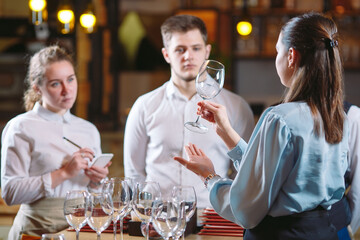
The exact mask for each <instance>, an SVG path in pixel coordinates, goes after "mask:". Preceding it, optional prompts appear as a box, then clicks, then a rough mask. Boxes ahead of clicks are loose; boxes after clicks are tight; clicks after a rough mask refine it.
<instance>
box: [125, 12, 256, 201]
mask: <svg viewBox="0 0 360 240" xmlns="http://www.w3.org/2000/svg"><path fill="white" fill-rule="evenodd" d="M161 33H162V37H163V43H164V48H163V49H162V53H163V56H164V58H165V60H166V61H167V62H168V63H169V64H170V67H171V78H170V80H169V81H168V82H166V83H165V84H164V85H162V86H161V87H159V88H157V89H155V90H153V91H151V92H149V93H147V94H145V95H143V96H141V97H139V98H138V99H137V101H136V102H135V103H134V105H133V107H132V109H131V111H130V114H129V117H128V119H127V123H126V128H125V137H124V167H125V176H126V177H135V178H138V179H139V180H152V181H157V182H158V183H159V184H160V187H161V191H162V194H163V195H167V194H170V193H171V189H172V187H173V186H174V185H191V186H194V188H195V191H196V194H197V201H198V205H197V206H198V208H205V207H208V206H210V203H209V197H208V192H207V190H206V188H205V187H204V184H203V182H202V181H201V180H200V179H199V178H198V177H197V176H196V175H195V174H194V173H192V172H190V171H187V170H186V169H185V168H184V167H182V166H181V165H180V164H179V163H177V162H176V161H174V160H173V159H172V158H173V157H174V156H179V155H180V156H183V157H185V152H184V151H183V149H184V146H185V145H187V144H188V143H195V144H197V145H198V146H199V147H200V148H202V149H203V150H204V151H205V152H206V153H207V154H208V155H209V156H212V158H213V159H216V162H215V168H216V172H217V173H219V174H221V175H222V176H226V175H227V173H228V171H229V167H230V164H232V163H230V158H229V157H228V156H227V155H226V152H227V147H226V146H225V144H224V143H223V141H222V140H221V139H220V138H219V137H218V136H217V134H216V133H215V130H214V129H213V128H212V126H211V125H209V124H208V123H207V121H201V119H200V120H199V121H200V122H201V123H202V124H204V125H206V126H207V127H208V128H209V131H208V132H207V133H206V134H199V133H194V132H191V131H189V130H187V129H186V128H185V127H184V123H186V122H189V121H195V120H196V117H197V115H196V109H197V103H198V102H199V101H201V100H202V99H201V97H200V96H198V95H197V94H196V89H195V78H196V75H197V73H198V71H199V68H200V66H201V64H202V63H203V62H204V61H205V59H207V58H208V57H209V54H210V50H211V46H210V45H209V44H206V42H207V31H206V27H205V24H204V23H203V21H202V20H201V19H199V18H197V17H194V16H190V15H179V16H173V17H170V18H168V19H167V20H166V21H165V22H164V23H163V25H162V26H161ZM213 101H215V102H218V103H221V104H224V105H226V107H227V109H228V114H229V117H230V120H231V122H232V124H233V126H234V128H235V130H236V131H237V132H238V133H239V134H240V135H241V136H243V137H244V139H245V140H246V141H247V140H248V139H249V138H250V134H251V132H252V130H253V128H254V117H253V114H252V111H251V109H250V107H249V105H248V104H247V103H246V102H245V101H244V100H243V99H242V98H241V97H240V96H238V95H236V94H234V93H231V92H230V91H228V90H226V89H222V90H221V92H220V94H219V95H217V96H216V97H215V98H214V99H213Z"/></svg>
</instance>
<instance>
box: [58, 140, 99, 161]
mask: <svg viewBox="0 0 360 240" xmlns="http://www.w3.org/2000/svg"><path fill="white" fill-rule="evenodd" d="M63 139H65V140H66V141H68V142H69V143H71V144H72V145H74V146H75V147H77V148H79V149H81V148H82V147H81V146H80V145H78V144H76V143H74V142H73V141H71V140H70V139H68V138H66V137H63ZM93 157H94V158H95V155H93Z"/></svg>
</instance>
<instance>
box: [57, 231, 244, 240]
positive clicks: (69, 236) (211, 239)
mask: <svg viewBox="0 0 360 240" xmlns="http://www.w3.org/2000/svg"><path fill="white" fill-rule="evenodd" d="M60 233H62V234H64V235H65V239H66V240H75V239H76V235H75V232H73V231H67V230H64V231H62V232H60ZM79 238H80V240H92V239H93V240H96V239H97V238H96V233H94V232H80V236H79ZM113 239H114V235H113V234H112V233H102V234H101V240H113ZM117 239H120V234H117ZM140 239H144V237H136V236H129V235H128V234H126V233H125V234H124V240H140ZM219 239H221V240H242V239H243V238H242V237H223V236H207V235H197V234H191V235H189V236H186V237H185V240H219Z"/></svg>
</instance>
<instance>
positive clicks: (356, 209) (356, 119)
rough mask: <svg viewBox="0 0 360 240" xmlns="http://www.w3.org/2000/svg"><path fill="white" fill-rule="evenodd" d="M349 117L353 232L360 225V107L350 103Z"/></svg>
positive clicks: (348, 195)
mask: <svg viewBox="0 0 360 240" xmlns="http://www.w3.org/2000/svg"><path fill="white" fill-rule="evenodd" d="M347 116H348V119H349V130H350V131H349V132H350V136H349V160H350V162H349V167H350V182H351V187H350V190H349V192H348V194H347V199H348V200H349V204H350V209H351V212H352V218H351V223H350V225H351V229H352V231H353V233H355V232H356V231H357V230H358V228H359V226H360V162H359V161H360V159H359V157H360V108H359V107H357V106H354V105H352V106H351V107H350V109H349V112H348V114H347Z"/></svg>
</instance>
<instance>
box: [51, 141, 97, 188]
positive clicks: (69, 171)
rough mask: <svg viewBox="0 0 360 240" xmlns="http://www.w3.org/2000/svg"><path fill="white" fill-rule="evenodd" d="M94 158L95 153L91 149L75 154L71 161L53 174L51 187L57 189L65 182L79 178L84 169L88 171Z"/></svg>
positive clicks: (81, 150) (84, 149)
mask: <svg viewBox="0 0 360 240" xmlns="http://www.w3.org/2000/svg"><path fill="white" fill-rule="evenodd" d="M93 158H94V152H93V151H92V150H91V149H89V148H81V149H80V150H79V151H76V152H74V153H73V155H72V156H71V159H70V161H68V162H67V163H65V165H64V166H62V167H61V168H60V169H58V170H55V171H53V172H52V173H51V180H52V184H51V187H52V188H55V187H56V186H58V185H59V184H61V183H62V182H64V181H65V180H67V179H70V178H73V177H75V176H77V175H78V174H79V172H80V170H82V169H84V170H86V169H87V168H88V161H92V159H93Z"/></svg>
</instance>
